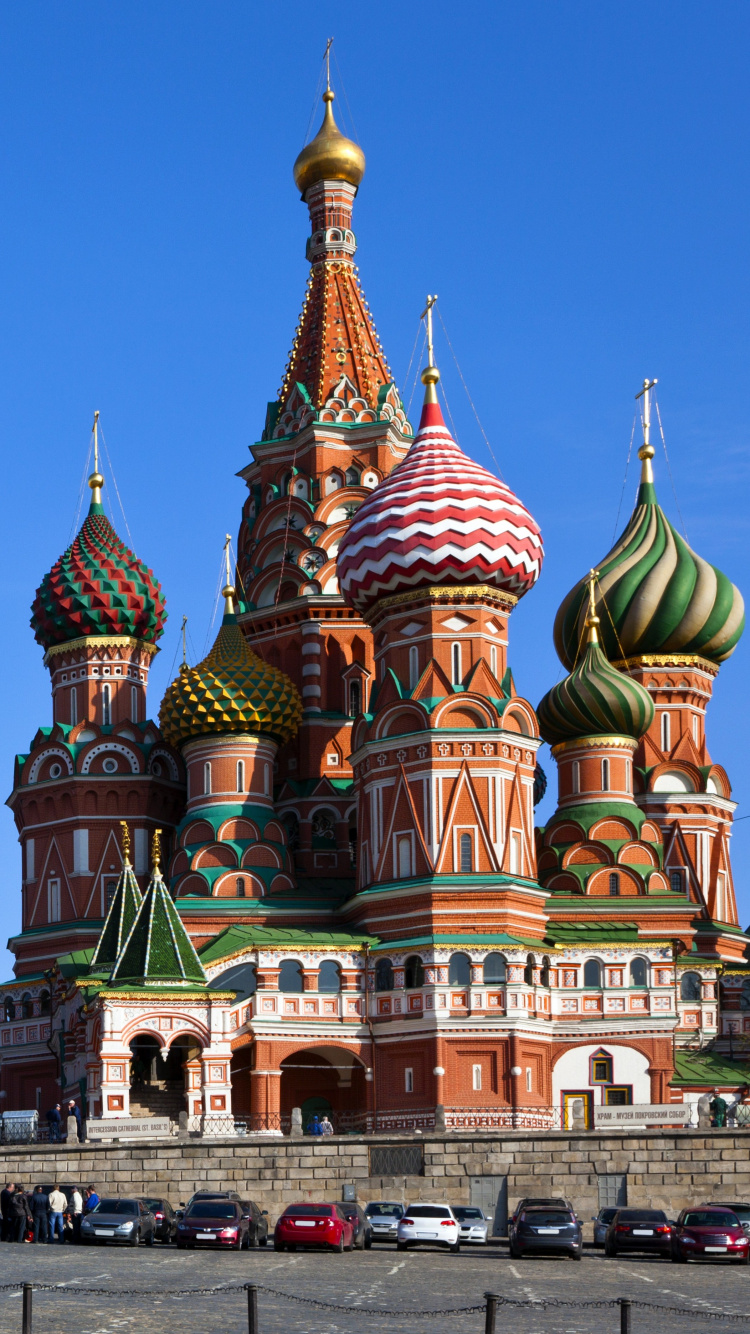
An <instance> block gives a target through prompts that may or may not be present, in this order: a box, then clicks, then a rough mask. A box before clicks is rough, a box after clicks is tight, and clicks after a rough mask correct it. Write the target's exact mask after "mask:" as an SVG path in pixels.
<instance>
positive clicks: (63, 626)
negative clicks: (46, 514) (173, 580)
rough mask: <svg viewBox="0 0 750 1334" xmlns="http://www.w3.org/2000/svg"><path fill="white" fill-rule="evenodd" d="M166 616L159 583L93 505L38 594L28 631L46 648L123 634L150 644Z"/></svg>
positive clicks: (159, 631) (155, 637) (161, 627)
mask: <svg viewBox="0 0 750 1334" xmlns="http://www.w3.org/2000/svg"><path fill="white" fill-rule="evenodd" d="M166 617H167V613H166V604H165V599H164V594H163V593H162V591H161V584H159V583H158V582H157V581H156V579H155V578H154V576H153V573H152V571H151V570H149V568H148V566H146V565H144V563H143V561H141V560H139V559H138V557H137V556H136V555H135V554H134V552H132V551H131V550H130V548H129V547H126V545H125V543H124V542H123V541H122V540H121V539H120V538H119V537H118V536H117V533H116V532H115V530H114V528H113V527H112V524H111V523H110V521H109V519H108V518H107V516H106V514H105V513H104V510H103V509H102V506H101V505H100V504H96V503H94V504H92V505H91V507H90V509H89V512H88V514H87V516H86V519H85V520H84V523H83V526H82V528H81V530H80V532H79V533H78V536H77V537H76V538H75V540H74V541H73V542H72V543H71V545H70V546H69V547H68V549H67V551H66V552H64V554H63V555H62V556H60V558H59V559H58V560H56V561H55V564H54V565H53V566H52V569H51V570H50V572H49V574H46V575H45V576H44V578H43V580H42V582H41V584H40V586H39V588H38V589H37V593H36V597H35V598H34V602H33V604H32V608H31V628H32V630H33V631H34V637H35V639H36V640H37V642H38V643H39V644H41V645H42V646H43V647H44V648H45V649H50V648H52V647H53V645H55V644H66V643H68V642H69V641H70V640H72V639H82V638H84V637H85V636H86V635H127V636H129V637H130V638H133V639H144V640H146V641H147V642H149V643H152V644H153V643H154V642H155V641H156V640H157V639H158V638H159V636H160V635H161V633H162V631H163V629H164V622H165V620H166Z"/></svg>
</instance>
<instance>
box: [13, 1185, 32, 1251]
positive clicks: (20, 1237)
mask: <svg viewBox="0 0 750 1334" xmlns="http://www.w3.org/2000/svg"><path fill="white" fill-rule="evenodd" d="M11 1218H12V1220H13V1240H14V1241H25V1240H26V1233H27V1232H28V1230H29V1226H30V1224H31V1210H30V1208H29V1201H28V1197H27V1195H26V1191H25V1190H24V1188H23V1186H16V1189H15V1190H14V1192H13V1200H12V1203H11Z"/></svg>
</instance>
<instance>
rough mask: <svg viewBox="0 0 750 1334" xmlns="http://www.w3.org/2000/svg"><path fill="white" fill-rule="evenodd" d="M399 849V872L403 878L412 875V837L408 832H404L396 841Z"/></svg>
mask: <svg viewBox="0 0 750 1334" xmlns="http://www.w3.org/2000/svg"><path fill="white" fill-rule="evenodd" d="M396 846H397V849H398V873H399V876H400V877H402V878H406V877H408V876H410V875H411V839H410V837H409V835H408V834H402V835H401V837H400V838H399V839H397V843H396Z"/></svg>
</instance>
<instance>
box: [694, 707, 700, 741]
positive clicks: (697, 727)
mask: <svg viewBox="0 0 750 1334" xmlns="http://www.w3.org/2000/svg"><path fill="white" fill-rule="evenodd" d="M693 741H694V742H695V744H696V746H699V745H700V722H699V721H698V715H697V713H694V714H693Z"/></svg>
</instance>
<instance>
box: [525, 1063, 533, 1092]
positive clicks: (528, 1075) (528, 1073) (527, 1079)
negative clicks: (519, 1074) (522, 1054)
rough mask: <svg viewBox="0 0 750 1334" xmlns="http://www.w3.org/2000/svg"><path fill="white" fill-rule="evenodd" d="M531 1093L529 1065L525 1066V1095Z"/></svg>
mask: <svg viewBox="0 0 750 1334" xmlns="http://www.w3.org/2000/svg"><path fill="white" fill-rule="evenodd" d="M531 1091H532V1075H531V1066H530V1065H527V1066H526V1092H527V1093H531Z"/></svg>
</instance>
